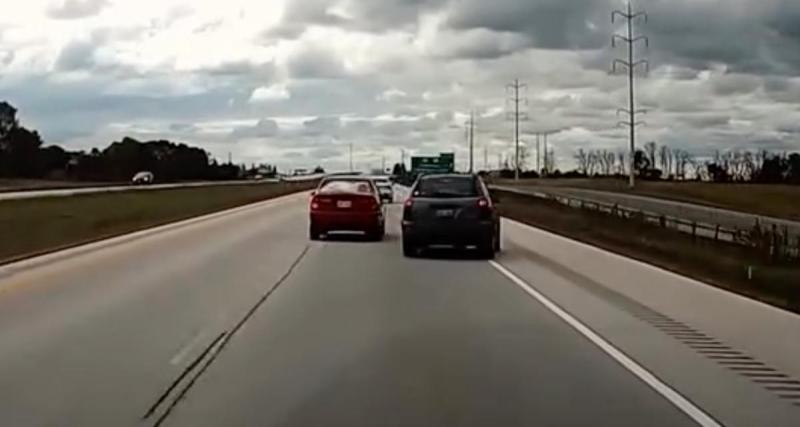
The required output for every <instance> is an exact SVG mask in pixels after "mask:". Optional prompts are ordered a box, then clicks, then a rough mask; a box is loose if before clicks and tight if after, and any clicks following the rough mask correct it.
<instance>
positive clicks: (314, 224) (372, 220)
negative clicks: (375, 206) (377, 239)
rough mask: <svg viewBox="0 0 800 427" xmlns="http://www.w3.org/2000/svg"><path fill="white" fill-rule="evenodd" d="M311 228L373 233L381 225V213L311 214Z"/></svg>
mask: <svg viewBox="0 0 800 427" xmlns="http://www.w3.org/2000/svg"><path fill="white" fill-rule="evenodd" d="M310 219H311V228H313V229H314V230H316V231H317V232H319V233H325V232H327V231H364V232H369V231H374V230H376V229H378V228H380V227H381V226H382V225H383V214H382V213H381V212H367V213H355V212H344V213H342V212H311V218H310Z"/></svg>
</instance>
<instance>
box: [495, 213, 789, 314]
mask: <svg viewBox="0 0 800 427" xmlns="http://www.w3.org/2000/svg"><path fill="white" fill-rule="evenodd" d="M503 221H507V222H508V223H510V224H511V225H514V226H519V227H521V228H524V229H526V230H531V231H534V232H536V233H542V234H545V235H547V236H548V237H552V238H554V239H558V240H562V241H564V242H567V243H570V244H573V245H577V246H580V247H581V248H584V249H587V250H589V251H591V252H594V253H597V254H601V255H603V256H609V257H611V258H614V259H616V260H619V261H625V262H629V263H632V264H635V265H637V266H639V267H641V268H644V269H646V270H649V271H652V272H657V273H660V274H665V275H667V276H670V277H673V278H675V279H678V280H681V281H684V282H686V283H689V284H691V285H693V286H700V287H702V288H704V289H707V290H709V291H711V292H716V293H719V294H722V295H725V296H728V297H733V298H736V299H739V300H741V301H744V302H747V303H749V304H755V305H757V306H759V307H761V308H765V309H767V310H770V311H772V312H775V313H779V314H781V315H785V316H791V317H794V316H796V314H794V313H791V312H789V311H786V310H784V309H782V308H778V307H776V306H774V305H769V304H767V303H765V302H762V301H759V300H756V299H753V298H750V297H746V296H744V295H741V294H737V293H735V292H733V291H729V290H727V289H723V288H720V287H718V286H714V285H712V284H709V283H706V282H703V281H701V280H698V279H693V278H691V277H688V276H684V275H682V274H679V273H676V272H674V271H670V270H667V269H666V268H663V267H659V266H657V265H654V264H650V263H648V262H645V261H641V260H638V259H636V258H631V257H627V256H625V255H622V254H618V253H616V252H612V251H610V250H607V249H603V248H601V247H599V246H594V245H592V244H590V243H586V242H582V241H580V240H576V239H573V238H571V237H567V236H562V235H561V234H557V233H554V232H552V231H547V230H545V229H542V228H537V227H534V226H532V225H529V224H525V223H524V222H519V221H515V220H513V219H511V218H506V217H503Z"/></svg>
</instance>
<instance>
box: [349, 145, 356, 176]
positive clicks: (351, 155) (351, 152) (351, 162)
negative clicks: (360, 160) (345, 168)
mask: <svg viewBox="0 0 800 427" xmlns="http://www.w3.org/2000/svg"><path fill="white" fill-rule="evenodd" d="M350 172H355V171H354V170H353V143H352V142H351V143H350Z"/></svg>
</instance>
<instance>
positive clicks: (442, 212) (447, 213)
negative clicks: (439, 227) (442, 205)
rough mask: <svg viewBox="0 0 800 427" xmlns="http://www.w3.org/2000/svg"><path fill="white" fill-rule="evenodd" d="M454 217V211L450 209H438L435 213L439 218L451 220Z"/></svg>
mask: <svg viewBox="0 0 800 427" xmlns="http://www.w3.org/2000/svg"><path fill="white" fill-rule="evenodd" d="M454 215H455V211H454V210H452V209H439V210H437V211H436V216H437V217H439V218H452V217H453V216H454Z"/></svg>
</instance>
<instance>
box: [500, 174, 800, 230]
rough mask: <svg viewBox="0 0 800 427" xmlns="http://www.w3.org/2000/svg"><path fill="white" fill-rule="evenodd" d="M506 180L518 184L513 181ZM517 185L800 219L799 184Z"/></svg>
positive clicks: (541, 181) (572, 182) (578, 182)
mask: <svg viewBox="0 0 800 427" xmlns="http://www.w3.org/2000/svg"><path fill="white" fill-rule="evenodd" d="M503 184H511V185H515V184H517V183H515V182H514V181H503ZM518 185H541V186H552V187H571V188H584V189H589V190H600V191H612V192H618V193H627V194H636V195H640V196H650V197H657V198H661V199H667V200H675V201H679V202H687V203H695V204H699V205H705V206H712V207H718V208H724V209H732V210H736V211H742V212H750V213H755V214H759V215H767V216H774V217H778V218H786V219H792V220H800V208H799V207H798V203H797V201H798V200H800V186H797V185H784V184H741V183H712V182H694V181H686V182H668V181H663V182H662V181H639V182H637V184H636V188H635V189H634V190H630V189H629V188H628V187H627V185H628V184H627V181H624V180H619V179H613V178H592V179H588V178H587V179H583V178H577V179H531V180H523V181H520V182H519V183H518Z"/></svg>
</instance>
